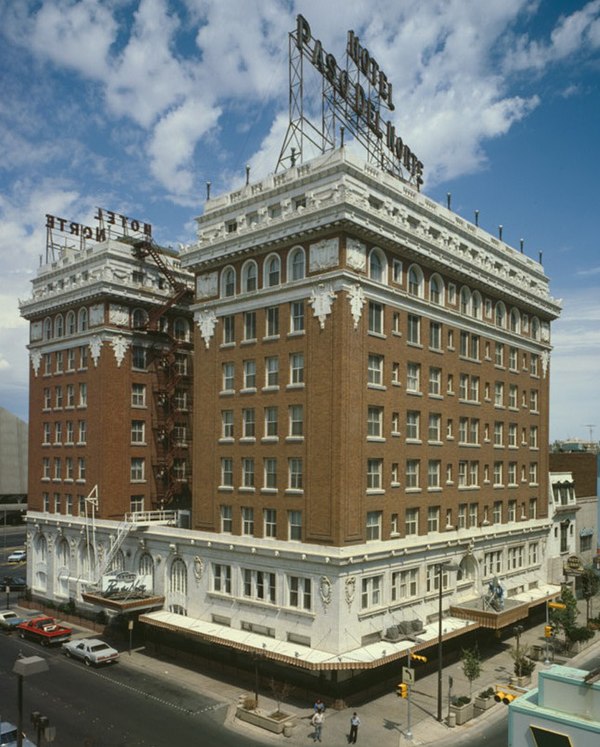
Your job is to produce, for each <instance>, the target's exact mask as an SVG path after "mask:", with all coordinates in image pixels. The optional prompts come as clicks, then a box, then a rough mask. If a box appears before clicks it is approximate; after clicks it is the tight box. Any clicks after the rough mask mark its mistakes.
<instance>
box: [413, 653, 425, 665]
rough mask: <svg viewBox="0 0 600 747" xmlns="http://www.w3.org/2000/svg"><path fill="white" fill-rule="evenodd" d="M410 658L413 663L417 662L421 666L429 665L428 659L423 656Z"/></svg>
mask: <svg viewBox="0 0 600 747" xmlns="http://www.w3.org/2000/svg"><path fill="white" fill-rule="evenodd" d="M410 658H411V660H412V661H416V662H418V663H419V664H427V657H426V656H421V654H411V655H410Z"/></svg>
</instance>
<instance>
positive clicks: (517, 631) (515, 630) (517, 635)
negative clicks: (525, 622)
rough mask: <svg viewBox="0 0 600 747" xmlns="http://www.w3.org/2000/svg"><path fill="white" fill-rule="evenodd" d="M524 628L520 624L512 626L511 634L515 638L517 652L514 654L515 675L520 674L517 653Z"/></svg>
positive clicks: (519, 657) (518, 675) (519, 662)
mask: <svg viewBox="0 0 600 747" xmlns="http://www.w3.org/2000/svg"><path fill="white" fill-rule="evenodd" d="M524 630H525V628H524V627H523V626H522V625H515V627H514V628H513V634H514V636H515V638H516V639H517V654H516V665H517V669H518V671H517V673H516V674H517V677H520V676H521V656H520V653H519V644H520V642H521V633H522V632H523V631H524Z"/></svg>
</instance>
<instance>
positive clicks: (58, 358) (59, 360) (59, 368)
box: [54, 350, 63, 373]
mask: <svg viewBox="0 0 600 747" xmlns="http://www.w3.org/2000/svg"><path fill="white" fill-rule="evenodd" d="M54 355H55V363H56V368H55V371H56V373H62V372H63V351H62V350H57V351H56V353H55V354H54Z"/></svg>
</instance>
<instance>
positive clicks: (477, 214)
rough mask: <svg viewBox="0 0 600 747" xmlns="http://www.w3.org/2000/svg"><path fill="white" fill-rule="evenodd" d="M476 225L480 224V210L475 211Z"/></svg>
mask: <svg viewBox="0 0 600 747" xmlns="http://www.w3.org/2000/svg"><path fill="white" fill-rule="evenodd" d="M475 225H476V226H478V225H479V210H476V211H475Z"/></svg>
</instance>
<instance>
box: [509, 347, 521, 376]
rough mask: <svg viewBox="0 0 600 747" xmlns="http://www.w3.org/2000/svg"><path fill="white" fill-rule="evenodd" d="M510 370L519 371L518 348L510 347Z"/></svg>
mask: <svg viewBox="0 0 600 747" xmlns="http://www.w3.org/2000/svg"><path fill="white" fill-rule="evenodd" d="M508 368H509V369H510V370H511V371H518V370H519V353H518V351H517V348H513V347H510V348H509V349H508Z"/></svg>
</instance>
